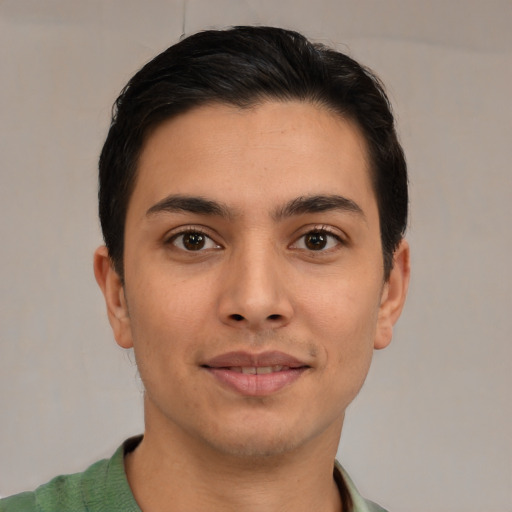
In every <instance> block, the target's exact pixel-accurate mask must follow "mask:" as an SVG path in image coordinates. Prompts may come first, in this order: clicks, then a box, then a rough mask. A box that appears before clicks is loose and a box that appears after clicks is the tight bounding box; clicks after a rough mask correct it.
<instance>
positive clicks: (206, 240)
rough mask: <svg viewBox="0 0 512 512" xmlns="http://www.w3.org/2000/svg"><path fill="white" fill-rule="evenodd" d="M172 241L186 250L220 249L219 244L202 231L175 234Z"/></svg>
mask: <svg viewBox="0 0 512 512" xmlns="http://www.w3.org/2000/svg"><path fill="white" fill-rule="evenodd" d="M171 242H172V244H173V245H175V246H176V247H178V248H179V249H182V250H184V251H196V252H197V251H202V250H204V249H219V248H220V246H219V245H217V244H216V243H215V242H214V241H213V240H212V239H211V238H210V237H209V236H208V235H205V234H204V233H201V232H200V231H187V232H185V233H179V234H177V235H175V236H174V237H173V238H172V239H171Z"/></svg>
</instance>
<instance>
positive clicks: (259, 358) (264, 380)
mask: <svg viewBox="0 0 512 512" xmlns="http://www.w3.org/2000/svg"><path fill="white" fill-rule="evenodd" d="M201 367H202V368H204V369H205V370H206V371H207V372H208V373H209V374H210V375H211V376H212V377H213V378H214V379H215V380H216V381H217V382H218V383H219V384H220V385H222V386H223V387H225V388H228V389H230V390H232V391H235V392H236V393H238V394H242V395H246V396H268V395H272V394H274V393H277V392H278V391H281V390H282V389H284V388H286V387H288V386H290V385H291V384H293V383H294V382H296V381H297V380H298V379H299V378H300V377H301V376H302V375H303V373H304V372H305V371H307V370H308V369H309V368H311V366H310V365H308V364H307V363H306V362H303V361H300V360H298V359H296V358H295V357H293V356H290V355H289V354H285V353H283V352H264V353H261V354H249V353H246V352H230V353H227V354H222V355H220V356H217V357H214V358H213V359H211V360H208V361H207V362H206V363H205V364H202V365H201Z"/></svg>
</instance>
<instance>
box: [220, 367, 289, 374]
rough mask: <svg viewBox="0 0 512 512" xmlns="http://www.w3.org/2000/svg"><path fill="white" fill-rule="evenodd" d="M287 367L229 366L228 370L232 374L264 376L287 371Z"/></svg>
mask: <svg viewBox="0 0 512 512" xmlns="http://www.w3.org/2000/svg"><path fill="white" fill-rule="evenodd" d="M289 369H290V368H289V367H288V366H281V365H276V366H231V367H230V368H229V370H231V371H232V372H238V373H245V374H246V375H264V374H267V373H275V372H281V371H283V370H289Z"/></svg>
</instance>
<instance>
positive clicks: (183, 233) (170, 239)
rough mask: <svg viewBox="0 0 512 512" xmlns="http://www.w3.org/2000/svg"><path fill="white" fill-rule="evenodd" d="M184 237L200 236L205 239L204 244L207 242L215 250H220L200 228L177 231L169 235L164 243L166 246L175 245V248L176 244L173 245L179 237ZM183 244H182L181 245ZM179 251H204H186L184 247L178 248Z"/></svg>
mask: <svg viewBox="0 0 512 512" xmlns="http://www.w3.org/2000/svg"><path fill="white" fill-rule="evenodd" d="M186 235H200V236H202V237H204V238H205V239H206V243H208V241H210V242H212V243H213V244H215V249H216V248H220V247H221V246H220V244H218V243H217V242H216V241H215V240H214V239H213V238H212V237H211V236H210V235H209V234H208V233H206V231H205V230H204V229H201V228H200V227H193V226H191V227H188V228H186V229H184V230H182V231H179V232H177V233H173V234H171V235H170V236H169V237H168V238H167V239H166V240H165V243H166V244H168V245H175V246H176V247H178V246H177V244H176V243H175V242H176V241H177V240H178V239H179V238H180V237H185V236H186ZM183 243H184V242H182V244H183ZM179 248H180V249H182V250H183V251H185V252H202V251H204V250H205V249H203V248H202V247H201V248H199V249H197V250H195V251H194V250H192V249H190V250H187V249H186V248H184V247H179ZM207 249H210V248H207Z"/></svg>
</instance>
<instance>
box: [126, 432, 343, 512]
mask: <svg viewBox="0 0 512 512" xmlns="http://www.w3.org/2000/svg"><path fill="white" fill-rule="evenodd" d="M152 427H153V425H151V423H149V424H148V423H147V426H146V432H145V435H144V439H143V440H142V441H141V443H140V445H139V446H138V447H137V448H136V449H135V451H134V452H132V453H131V454H129V455H127V457H126V459H125V465H126V473H127V476H128V481H129V484H130V487H131V488H132V491H133V494H134V496H135V499H136V500H137V502H138V504H139V506H140V508H141V509H142V510H144V511H145V512H164V511H165V512H181V511H188V510H208V511H210V512H217V511H218V512H220V511H222V512H228V511H237V512H238V511H240V510H244V511H247V512H262V511H265V512H273V511H276V512H277V511H280V512H284V511H292V510H293V511H294V512H302V511H304V512H306V511H308V512H309V511H311V510H323V511H329V512H339V511H340V510H342V504H341V500H340V494H339V491H338V488H337V485H336V483H335V481H334V478H333V464H334V457H335V454H336V449H337V444H338V440H339V434H340V431H341V424H340V425H336V426H335V427H336V428H334V429H333V430H334V432H332V433H330V434H331V435H327V436H321V437H319V438H318V439H315V440H313V441H310V442H308V443H305V445H304V446H302V447H299V448H297V449H296V450H294V451H293V452H287V453H281V454H276V455H268V454H267V455H262V456H257V455H252V456H248V455H243V456H240V455H233V454H229V453H224V452H221V451H219V450H218V449H215V448H212V447H211V446H209V445H207V444H206V443H200V442H198V440H197V439H192V438H191V437H190V436H189V435H188V434H187V433H186V432H182V431H180V430H179V429H176V428H171V429H167V430H166V431H163V430H161V429H155V428H152ZM169 430H170V431H169Z"/></svg>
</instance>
